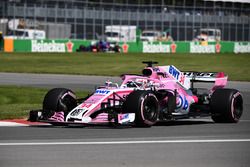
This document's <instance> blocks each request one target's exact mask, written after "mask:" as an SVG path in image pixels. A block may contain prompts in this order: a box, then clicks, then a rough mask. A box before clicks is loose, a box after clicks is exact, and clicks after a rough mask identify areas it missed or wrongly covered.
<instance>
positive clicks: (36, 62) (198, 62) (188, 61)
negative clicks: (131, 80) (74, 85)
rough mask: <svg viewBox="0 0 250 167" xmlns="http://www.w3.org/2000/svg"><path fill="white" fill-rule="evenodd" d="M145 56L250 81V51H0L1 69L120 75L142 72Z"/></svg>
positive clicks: (4, 70) (9, 70)
mask: <svg viewBox="0 0 250 167" xmlns="http://www.w3.org/2000/svg"><path fill="white" fill-rule="evenodd" d="M145 60H153V61H158V62H159V65H168V64H173V65H175V66H176V67H177V68H179V69H180V70H194V71H201V72H202V71H203V72H206V71H212V72H213V71H223V72H226V73H227V74H228V75H229V79H230V80H238V81H250V54H141V53H137V54H110V53H0V72H21V73H57V74H82V75H108V76H119V75H120V74H123V73H140V72H141V70H142V68H143V67H144V65H143V64H141V62H142V61H145Z"/></svg>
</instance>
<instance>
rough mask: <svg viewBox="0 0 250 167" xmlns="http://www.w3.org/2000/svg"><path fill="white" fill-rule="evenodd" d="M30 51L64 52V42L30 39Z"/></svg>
mask: <svg viewBox="0 0 250 167" xmlns="http://www.w3.org/2000/svg"><path fill="white" fill-rule="evenodd" d="M31 52H66V50H65V44H64V43H56V42H55V41H54V40H52V41H51V42H44V41H43V40H40V41H38V40H32V41H31Z"/></svg>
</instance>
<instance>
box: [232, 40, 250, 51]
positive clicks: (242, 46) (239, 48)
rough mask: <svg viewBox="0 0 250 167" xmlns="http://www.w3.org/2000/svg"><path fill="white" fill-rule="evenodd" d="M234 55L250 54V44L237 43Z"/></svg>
mask: <svg viewBox="0 0 250 167" xmlns="http://www.w3.org/2000/svg"><path fill="white" fill-rule="evenodd" d="M234 53H250V43H249V42H235V43H234Z"/></svg>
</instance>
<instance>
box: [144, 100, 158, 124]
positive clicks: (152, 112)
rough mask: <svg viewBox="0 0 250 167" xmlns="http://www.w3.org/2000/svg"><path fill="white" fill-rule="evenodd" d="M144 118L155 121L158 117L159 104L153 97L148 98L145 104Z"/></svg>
mask: <svg viewBox="0 0 250 167" xmlns="http://www.w3.org/2000/svg"><path fill="white" fill-rule="evenodd" d="M143 115H144V119H145V120H148V121H152V122H154V121H155V120H156V118H157V106H156V103H155V99H154V98H153V97H150V98H147V99H146V100H145V101H144V105H143Z"/></svg>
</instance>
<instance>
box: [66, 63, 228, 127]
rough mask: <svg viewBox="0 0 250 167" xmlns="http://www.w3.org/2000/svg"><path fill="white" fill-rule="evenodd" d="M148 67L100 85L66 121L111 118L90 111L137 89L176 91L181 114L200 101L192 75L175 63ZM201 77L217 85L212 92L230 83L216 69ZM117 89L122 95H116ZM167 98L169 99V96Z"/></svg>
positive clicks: (178, 110)
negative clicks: (194, 93) (116, 80)
mask: <svg viewBox="0 0 250 167" xmlns="http://www.w3.org/2000/svg"><path fill="white" fill-rule="evenodd" d="M144 70H145V71H144V72H145V74H146V75H145V74H144V75H123V76H122V80H123V82H122V84H121V85H120V86H118V85H117V84H116V85H115V84H113V83H111V82H107V83H108V84H107V85H105V86H102V87H99V88H98V89H97V90H96V91H95V93H94V94H93V95H92V96H90V97H89V98H88V99H87V100H86V101H84V102H83V103H82V104H80V105H78V106H77V107H76V108H75V109H73V110H72V111H71V112H70V113H69V114H68V115H67V117H66V121H68V120H69V119H72V118H73V119H75V120H79V122H85V123H100V122H109V121H110V120H108V114H107V113H101V114H99V115H97V117H95V118H94V119H90V115H91V114H93V113H94V112H96V111H98V110H99V109H100V108H101V103H103V102H107V101H108V99H109V100H110V99H112V98H114V97H115V99H119V97H122V98H125V97H126V96H127V95H129V94H130V93H131V92H133V91H134V90H137V89H138V90H156V91H158V90H165V91H168V92H170V93H172V94H173V95H176V97H177V100H176V105H177V108H176V113H177V114H178V113H179V114H186V113H188V112H189V107H190V105H191V104H192V103H197V102H198V97H197V96H195V95H193V93H192V91H191V90H190V80H191V79H192V75H189V76H188V75H185V74H184V73H183V72H180V71H179V70H178V69H176V68H175V67H174V66H156V67H146V68H145V69H144ZM211 75H212V73H211ZM199 78H200V79H201V80H203V81H204V80H205V81H212V82H214V85H213V87H212V88H211V89H209V91H210V92H211V93H212V92H213V91H214V90H215V89H217V88H222V87H224V86H225V85H226V84H227V76H225V75H224V73H216V76H205V77H204V76H201V77H199ZM131 83H136V84H137V85H136V86H135V87H130V86H129V84H131ZM114 93H115V94H116V95H118V96H119V97H118V96H114ZM165 100H167V98H166V99H165ZM111 103H112V100H111ZM116 103H117V104H116ZM114 105H119V102H114ZM122 117H123V115H119V116H118V118H121V119H122Z"/></svg>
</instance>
